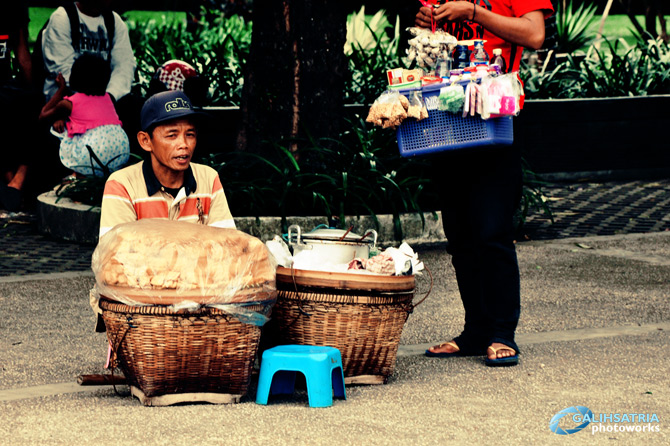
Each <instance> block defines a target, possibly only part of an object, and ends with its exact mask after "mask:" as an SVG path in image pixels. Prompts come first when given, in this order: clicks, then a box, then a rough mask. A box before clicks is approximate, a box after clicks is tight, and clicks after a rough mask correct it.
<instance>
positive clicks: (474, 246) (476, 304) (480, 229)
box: [435, 147, 522, 354]
mask: <svg viewBox="0 0 670 446" xmlns="http://www.w3.org/2000/svg"><path fill="white" fill-rule="evenodd" d="M440 161H441V162H439V163H437V164H438V165H439V167H437V169H439V171H436V172H435V179H436V181H437V184H438V185H439V188H440V189H439V191H440V195H441V202H442V209H441V210H442V220H443V225H444V232H445V235H446V236H447V240H448V242H449V247H448V252H449V253H450V254H451V256H452V263H453V265H454V269H455V270H456V279H457V281H458V288H459V291H460V294H461V299H462V301H463V307H464V308H465V328H464V330H463V332H462V333H461V335H460V336H459V337H457V338H456V339H455V341H456V343H457V344H458V346H459V348H461V350H462V351H463V352H464V353H466V352H473V353H477V354H480V353H481V354H483V352H485V350H486V348H487V347H488V346H489V345H490V344H491V343H492V342H501V343H503V344H505V345H508V346H510V347H513V348H515V349H516V350H517V351H518V347H517V345H516V343H515V342H514V332H515V330H516V326H517V323H518V321H519V313H520V306H521V304H520V285H519V266H518V263H517V258H516V250H515V247H514V222H513V218H514V213H515V210H516V209H517V207H518V204H519V200H520V198H521V185H522V183H521V181H522V175H521V157H520V154H519V152H518V150H516V149H514V148H512V147H487V148H485V149H481V150H477V149H466V150H464V151H454V152H453V153H446V154H444V155H443V156H442V157H441V159H440Z"/></svg>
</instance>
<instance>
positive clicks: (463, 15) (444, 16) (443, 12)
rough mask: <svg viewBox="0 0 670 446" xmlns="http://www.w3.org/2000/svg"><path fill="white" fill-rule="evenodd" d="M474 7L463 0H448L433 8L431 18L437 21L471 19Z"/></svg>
mask: <svg viewBox="0 0 670 446" xmlns="http://www.w3.org/2000/svg"><path fill="white" fill-rule="evenodd" d="M474 8H475V7H474V6H473V4H472V3H470V2H467V1H464V0H458V1H450V2H447V3H445V4H444V5H442V6H440V7H439V8H435V9H434V10H433V19H434V20H435V21H438V22H440V21H448V22H462V21H466V20H471V19H472V15H473V12H474ZM422 9H423V8H422Z"/></svg>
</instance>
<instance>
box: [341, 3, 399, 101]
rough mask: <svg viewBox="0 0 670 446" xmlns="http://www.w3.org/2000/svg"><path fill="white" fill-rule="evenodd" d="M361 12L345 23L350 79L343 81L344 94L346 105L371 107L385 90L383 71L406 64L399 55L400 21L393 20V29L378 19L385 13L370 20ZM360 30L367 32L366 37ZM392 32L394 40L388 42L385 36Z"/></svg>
mask: <svg viewBox="0 0 670 446" xmlns="http://www.w3.org/2000/svg"><path fill="white" fill-rule="evenodd" d="M363 12H364V8H361V11H360V12H359V13H358V14H354V15H352V16H350V18H349V21H348V22H347V43H346V45H345V48H346V49H345V54H346V57H347V61H348V65H349V76H350V77H349V78H348V79H347V80H346V85H345V91H344V94H345V100H346V101H347V102H349V103H357V104H371V103H372V102H373V101H374V99H375V98H376V97H377V96H379V93H380V92H382V91H384V90H385V89H386V87H387V81H386V77H385V76H384V74H385V73H386V71H387V70H389V69H391V68H398V67H403V66H405V64H404V63H403V61H402V58H401V57H400V56H399V54H398V46H399V43H400V22H399V19H398V18H397V17H396V22H395V26H392V25H391V23H390V22H388V20H381V19H379V18H378V17H379V16H380V14H383V13H384V11H380V12H378V13H377V14H376V15H375V16H373V17H372V19H369V20H368V19H364V17H365V16H364V14H363ZM350 22H351V24H350ZM349 30H352V31H351V32H349ZM362 30H367V33H363V32H362ZM391 31H392V32H393V37H392V38H389V36H388V33H389V32H391Z"/></svg>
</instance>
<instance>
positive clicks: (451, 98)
mask: <svg viewBox="0 0 670 446" xmlns="http://www.w3.org/2000/svg"><path fill="white" fill-rule="evenodd" d="M464 102H465V92H464V91H463V87H461V86H460V85H459V84H451V85H449V86H448V87H443V88H441V89H440V95H439V96H438V105H437V109H438V110H440V111H448V112H450V113H458V112H460V111H461V109H462V108H463V104H464Z"/></svg>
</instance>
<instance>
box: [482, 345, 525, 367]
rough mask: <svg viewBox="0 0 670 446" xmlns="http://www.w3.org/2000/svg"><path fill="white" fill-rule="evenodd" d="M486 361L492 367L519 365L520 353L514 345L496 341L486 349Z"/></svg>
mask: <svg viewBox="0 0 670 446" xmlns="http://www.w3.org/2000/svg"><path fill="white" fill-rule="evenodd" d="M485 363H486V365H488V366H491V367H495V366H505V365H507V366H509V365H517V364H518V363H519V353H518V352H517V351H516V350H514V349H513V348H512V347H509V346H507V345H505V344H501V343H500V342H494V343H492V344H491V345H490V346H489V348H488V349H487V350H486V361H485Z"/></svg>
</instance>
